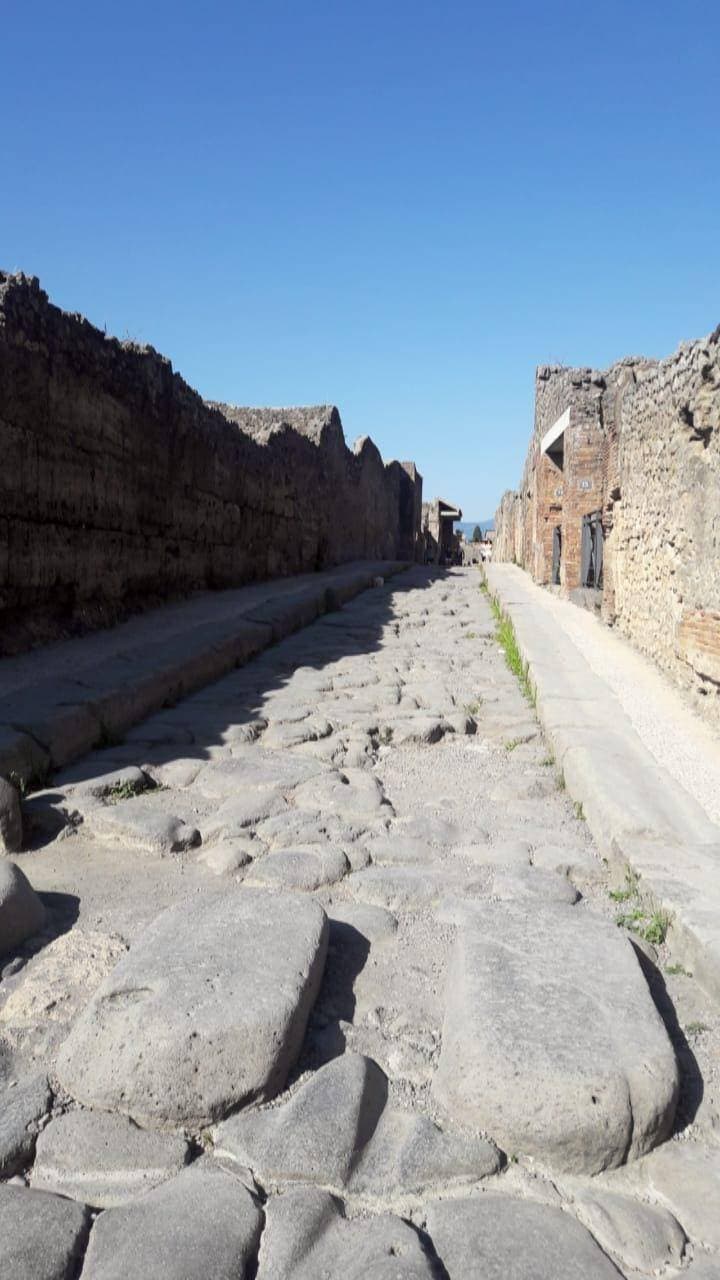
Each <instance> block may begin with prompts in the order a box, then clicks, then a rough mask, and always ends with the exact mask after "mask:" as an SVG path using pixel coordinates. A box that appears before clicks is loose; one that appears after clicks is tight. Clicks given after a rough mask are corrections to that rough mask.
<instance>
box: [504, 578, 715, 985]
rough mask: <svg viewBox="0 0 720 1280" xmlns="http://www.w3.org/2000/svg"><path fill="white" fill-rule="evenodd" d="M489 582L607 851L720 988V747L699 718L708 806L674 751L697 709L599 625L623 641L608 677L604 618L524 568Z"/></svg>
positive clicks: (562, 759) (548, 727) (564, 766)
mask: <svg viewBox="0 0 720 1280" xmlns="http://www.w3.org/2000/svg"><path fill="white" fill-rule="evenodd" d="M487 580H488V586H489V589H490V591H491V593H492V594H493V595H494V596H495V598H496V599H497V601H498V603H499V604H500V605H501V607H502V608H503V610H504V611H505V612H506V613H507V614H509V616H510V617H511V619H512V622H513V625H514V627H515V633H516V636H517V640H518V645H519V648H520V651H521V653H522V656H523V658H524V659H525V661H526V662H527V664H528V674H529V677H530V682H531V684H532V686H533V688H534V689H535V693H536V698H537V713H538V716H539V718H540V722H541V724H542V726H543V729H544V730H545V734H546V737H547V739H548V742H549V743H550V745H551V746H552V749H553V752H554V755H555V760H556V762H557V765H558V767H559V768H560V769H561V770H562V773H563V776H564V779H565V785H566V786H567V789H568V792H569V794H570V796H571V797H572V799H573V800H574V801H576V803H577V804H578V805H581V806H582V812H583V814H584V816H585V818H586V820H587V823H588V825H589V827H590V831H591V832H592V835H593V837H594V838H595V841H596V842H597V845H598V847H599V849H600V850H601V851H602V853H603V854H604V855H605V856H606V857H607V858H608V859H609V860H610V862H611V863H613V862H615V863H617V864H619V865H620V866H621V867H622V866H628V867H630V868H631V869H632V871H633V872H635V873H637V875H638V876H639V877H640V885H641V889H642V891H643V892H644V893H645V894H646V895H648V896H650V897H651V898H652V899H654V901H655V903H656V904H657V906H658V908H659V909H660V910H663V911H665V912H667V913H668V915H669V917H670V929H671V934H672V945H673V953H674V954H676V955H677V956H678V957H679V958H681V959H682V961H683V962H684V963H685V964H687V966H688V967H689V968H691V969H692V971H693V973H694V974H695V976H696V978H697V979H698V980H699V981H700V982H701V983H702V984H703V985H704V986H705V987H706V988H707V989H708V990H709V991H710V992H712V993H713V994H714V995H715V996H717V995H718V994H720V826H718V825H717V823H716V822H715V821H713V820H712V817H711V816H710V814H709V813H708V809H710V810H711V811H712V812H714V804H715V803H716V802H717V800H718V797H720V744H718V743H717V740H716V739H715V740H712V739H711V738H710V735H709V733H708V731H707V729H706V728H705V726H704V725H702V724H701V723H698V724H697V726H696V730H695V733H696V737H697V745H696V752H695V755H696V759H697V760H698V762H699V764H700V766H701V767H702V769H703V771H704V772H705V774H706V775H707V776H706V780H705V784H704V785H705V792H704V795H705V796H706V797H707V804H703V803H701V800H700V798H696V796H698V797H703V792H702V791H700V790H699V789H698V788H695V787H694V788H693V790H694V791H695V796H694V795H692V794H690V791H689V790H688V789H687V787H686V786H684V785H682V783H681V782H680V781H679V780H678V776H682V775H681V774H680V771H679V769H678V768H675V767H674V765H673V762H672V761H670V760H668V757H667V755H666V752H667V750H668V744H670V750H671V751H672V744H673V743H675V742H676V741H677V737H678V734H679V732H680V728H679V726H681V725H682V726H683V729H684V731H685V733H688V734H690V736H692V734H693V728H692V726H691V727H690V728H689V729H688V728H687V717H688V713H687V712H684V709H683V708H682V705H681V704H680V699H679V696H678V697H677V698H676V697H675V695H674V694H673V693H672V691H671V690H670V689H669V688H667V687H665V685H664V682H662V678H661V677H660V676H659V675H658V674H657V673H655V672H653V671H652V669H651V668H650V667H649V666H648V667H647V669H646V668H645V664H644V663H643V661H642V660H641V659H640V658H639V657H638V655H636V654H635V653H634V651H633V650H632V649H630V646H628V645H626V644H625V642H623V641H622V640H621V639H620V638H619V637H617V636H615V635H614V634H612V633H611V632H608V631H606V630H603V629H602V627H601V624H599V623H596V624H595V626H596V627H597V631H598V633H599V635H600V636H601V637H604V639H605V644H606V645H607V646H608V647H609V646H613V653H612V655H611V658H610V661H609V662H608V663H607V666H606V668H605V670H606V671H607V673H608V675H607V676H606V675H605V674H600V672H599V670H598V668H599V667H600V664H599V663H598V662H596V661H594V662H593V663H592V664H591V662H590V660H589V658H588V656H586V654H587V653H588V652H589V651H590V650H589V647H588V646H587V645H586V644H584V643H583V633H584V632H587V631H588V630H589V629H590V628H592V626H593V623H594V620H593V619H592V618H590V617H589V616H588V617H587V618H582V615H581V613H580V611H579V610H577V609H576V607H575V606H574V605H572V604H570V603H568V602H566V601H562V600H559V599H558V598H557V597H556V596H554V595H552V594H551V593H549V592H547V591H543V590H542V589H541V588H540V587H538V586H536V584H535V583H533V582H532V581H531V579H530V578H529V577H528V575H527V574H526V573H524V572H523V570H522V569H519V568H518V567H517V566H514V565H505V564H503V565H490V566H489V567H488V571H487ZM581 620H582V624H583V625H582V627H581V629H580V630H578V623H579V622H580V621H581ZM574 636H575V637H576V638H574ZM593 640H595V637H593ZM623 666H626V667H627V669H628V670H629V671H631V672H632V682H633V689H632V694H630V693H629V691H628V689H627V687H623V685H622V684H621V682H620V681H619V680H618V678H617V675H616V673H617V671H618V669H621V668H622V667H623ZM611 672H612V674H610V673H611ZM643 704H644V705H645V707H646V708H647V707H651V708H652V710H651V714H650V716H649V717H648V715H647V714H645V715H643V716H640V715H639V714H638V713H637V712H636V710H635V708H636V707H642V706H643ZM676 704H677V705H676ZM636 725H637V726H638V727H636ZM650 725H652V728H650ZM656 742H657V743H658V744H662V746H663V749H662V750H661V749H660V747H659V746H658V747H655V743H656ZM658 757H659V758H658ZM660 760H664V761H666V763H665V762H664V763H660ZM668 766H669V767H668ZM713 778H716V779H717V780H718V790H717V791H714V789H713ZM690 785H691V784H690Z"/></svg>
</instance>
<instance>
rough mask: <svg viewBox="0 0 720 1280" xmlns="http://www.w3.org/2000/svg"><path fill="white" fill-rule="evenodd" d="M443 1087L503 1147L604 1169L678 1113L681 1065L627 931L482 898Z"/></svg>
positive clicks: (462, 1115)
mask: <svg viewBox="0 0 720 1280" xmlns="http://www.w3.org/2000/svg"><path fill="white" fill-rule="evenodd" d="M433 1089H434V1092H435V1096H436V1097H437V1098H438V1100H439V1101H440V1102H441V1103H442V1104H443V1105H444V1106H445V1107H446V1108H447V1110H448V1111H449V1113H450V1114H451V1115H452V1116H454V1117H455V1118H456V1119H457V1120H459V1121H461V1122H464V1123H466V1124H468V1125H474V1126H477V1127H478V1128H481V1129H483V1130H484V1131H485V1132H487V1133H488V1134H489V1135H490V1136H491V1137H493V1138H494V1139H495V1140H496V1141H497V1142H498V1143H499V1144H500V1146H501V1147H502V1148H503V1149H504V1150H505V1151H506V1152H507V1154H508V1155H513V1154H515V1153H521V1152H522V1153H524V1154H527V1155H532V1156H534V1157H536V1158H537V1159H539V1160H541V1161H542V1162H543V1163H544V1164H546V1165H549V1166H550V1167H552V1168H553V1169H557V1170H564V1171H566V1172H574V1173H597V1172H599V1171H601V1170H602V1169H607V1168H611V1167H613V1166H615V1165H618V1164H621V1163H622V1162H623V1161H624V1160H626V1159H634V1158H636V1157H637V1156H640V1155H642V1154H643V1153H644V1152H646V1151H648V1150H649V1149H650V1148H651V1147H653V1146H654V1145H655V1144H656V1143H658V1142H660V1141H662V1139H663V1138H664V1137H665V1136H666V1135H667V1133H668V1132H669V1130H670V1127H671V1125H672V1121H673V1117H674V1113H675V1104H676V1100H677V1094H678V1071H677V1065H676V1062H675V1055H674V1053H673V1049H672V1046H671V1044H670V1041H669V1039H668V1036H667V1033H666V1031H665V1028H664V1026H663V1023H662V1022H661V1020H660V1017H659V1015H658V1013H657V1011H656V1009H655V1006H654V1004H653V1002H652V999H651V996H650V993H649V991H648V988H647V984H646V982H645V979H644V977H643V975H642V972H641V970H640V967H639V964H638V962H637V959H636V957H635V953H634V950H633V948H632V945H631V943H630V942H629V941H628V940H627V939H626V938H624V937H623V936H622V934H620V932H619V931H618V930H617V929H616V928H615V927H614V926H612V925H609V924H606V923H605V922H604V921H602V920H599V919H597V918H595V917H592V916H590V915H589V913H586V912H583V911H582V910H580V909H579V908H576V907H570V906H564V905H561V904H551V903H544V902H542V901H541V900H540V899H538V900H536V901H533V902H530V903H528V904H527V905H524V904H522V903H521V904H513V903H488V904H483V905H480V904H473V906H472V910H469V911H467V912H465V913H464V914H463V916H462V918H461V922H460V928H459V930H458V936H457V940H456V943H455V948H454V952H453V958H452V961H451V966H450V973H449V977H448V983H447V1008H446V1015H445V1025H444V1029H443V1042H442V1050H441V1056H440V1063H439V1067H438V1071H437V1074H436V1076H435V1080H434V1082H433Z"/></svg>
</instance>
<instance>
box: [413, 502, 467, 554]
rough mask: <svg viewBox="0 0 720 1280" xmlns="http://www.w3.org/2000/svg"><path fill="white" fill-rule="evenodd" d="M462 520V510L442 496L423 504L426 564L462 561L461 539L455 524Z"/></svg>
mask: <svg viewBox="0 0 720 1280" xmlns="http://www.w3.org/2000/svg"><path fill="white" fill-rule="evenodd" d="M456 520H462V511H461V510H460V508H459V507H454V506H453V505H452V503H450V502H445V501H444V500H443V499H442V498H433V500H432V502H423V504H422V543H423V555H422V558H423V560H424V561H425V563H426V564H456V563H459V561H460V541H459V538H458V536H457V534H456V533H455V530H454V528H453V525H454V524H455V521H456Z"/></svg>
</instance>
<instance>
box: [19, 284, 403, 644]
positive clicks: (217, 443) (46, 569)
mask: <svg viewBox="0 0 720 1280" xmlns="http://www.w3.org/2000/svg"><path fill="white" fill-rule="evenodd" d="M0 456H1V457H2V467H0V653H10V652H15V651H18V650H19V649H22V648H24V647H27V645H28V644H31V643H34V642H37V641H39V640H45V639H49V638H53V637H55V636H58V635H62V634H68V633H69V632H71V631H73V630H76V629H79V628H83V627H88V626H93V625H100V624H104V623H106V622H111V621H114V620H116V619H117V618H119V617H121V616H123V615H124V614H125V613H127V612H128V611H130V610H133V609H136V608H141V607H144V606H146V605H148V604H150V603H157V602H158V601H160V600H162V599H166V598H169V597H172V596H179V595H182V594H186V593H188V592H192V591H197V590H204V589H208V588H218V587H228V586H234V585H238V584H240V583H243V582H248V581H251V580H254V579H262V578H266V577H273V576H276V575H281V574H291V573H298V572H303V571H311V570H315V569H321V568H324V567H327V566H329V565H333V564H337V563H341V562H343V561H347V560H351V559H359V558H370V559H375V558H399V559H413V558H414V556H415V553H416V547H417V540H418V537H419V531H420V504H421V500H422V480H421V477H420V476H419V475H418V473H417V472H416V470H415V468H414V466H413V464H411V463H406V464H400V463H396V462H393V463H390V464H388V465H385V464H384V463H383V460H382V458H381V456H380V454H379V452H378V450H377V449H376V447H375V445H374V444H373V443H372V441H370V440H369V439H364V440H361V441H359V442H358V443H357V444H356V446H355V447H354V449H353V450H350V449H348V448H347V446H346V444H345V440H344V436H343V431H342V425H341V422H340V416H339V414H338V411H337V409H335V408H333V407H332V406H321V407H319V408H312V409H292V410H249V409H238V408H235V407H230V406H217V405H209V404H206V403H205V402H204V401H203V400H202V399H201V397H200V396H199V395H197V393H196V392H195V391H193V390H192V388H191V387H189V386H188V385H187V383H185V382H184V381H183V379H182V378H181V377H180V376H179V375H178V374H177V373H175V372H174V371H173V368H172V365H171V364H170V361H169V360H167V359H165V358H164V357H162V356H160V355H158V353H157V352H156V351H154V350H153V349H152V348H151V347H138V346H136V345H134V344H132V343H122V342H118V341H117V340H115V339H113V338H108V337H107V336H106V335H105V334H104V333H102V332H101V331H100V330H98V329H96V328H95V327H94V326H93V325H91V324H90V323H89V322H88V321H87V320H85V319H83V317H82V316H79V315H70V314H67V313H65V312H62V311H60V310H59V309H58V308H57V307H55V306H53V305H51V304H50V303H49V301H48V298H47V295H46V294H45V293H44V292H43V291H42V290H41V288H40V286H39V284H38V282H37V280H35V279H30V278H27V277H25V276H6V275H4V274H1V273H0Z"/></svg>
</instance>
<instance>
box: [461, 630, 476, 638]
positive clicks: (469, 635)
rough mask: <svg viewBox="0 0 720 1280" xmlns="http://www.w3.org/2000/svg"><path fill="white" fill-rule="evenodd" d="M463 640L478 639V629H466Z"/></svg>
mask: <svg viewBox="0 0 720 1280" xmlns="http://www.w3.org/2000/svg"><path fill="white" fill-rule="evenodd" d="M463 640H477V631H464V632H463Z"/></svg>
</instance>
